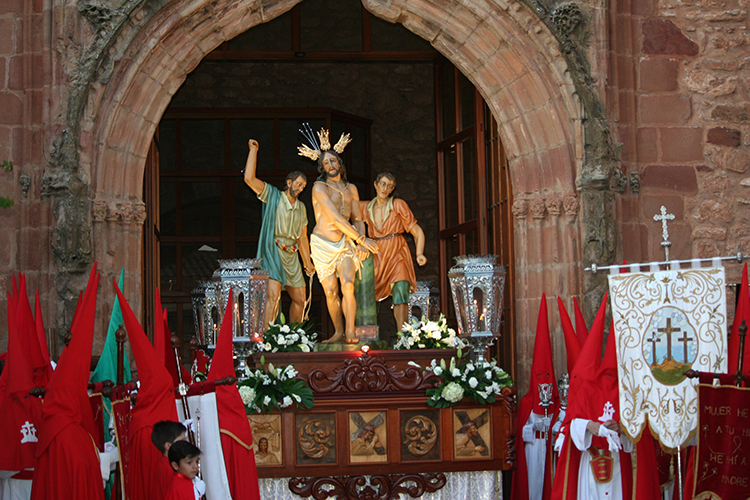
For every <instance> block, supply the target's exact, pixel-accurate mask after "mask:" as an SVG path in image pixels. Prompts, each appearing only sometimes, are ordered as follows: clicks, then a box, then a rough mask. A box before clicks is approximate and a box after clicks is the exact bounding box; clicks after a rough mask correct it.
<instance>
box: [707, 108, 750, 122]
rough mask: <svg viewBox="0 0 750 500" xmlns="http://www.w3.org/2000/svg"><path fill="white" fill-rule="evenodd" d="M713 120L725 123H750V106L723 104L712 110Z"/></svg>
mask: <svg viewBox="0 0 750 500" xmlns="http://www.w3.org/2000/svg"><path fill="white" fill-rule="evenodd" d="M711 118H712V119H713V120H717V121H723V122H733V123H750V104H737V105H734V104H721V105H719V106H716V107H715V108H714V109H713V110H711Z"/></svg>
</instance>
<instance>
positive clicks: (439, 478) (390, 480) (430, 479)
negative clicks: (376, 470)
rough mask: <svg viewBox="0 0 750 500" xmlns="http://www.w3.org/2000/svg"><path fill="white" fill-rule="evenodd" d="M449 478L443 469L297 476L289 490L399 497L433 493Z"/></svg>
mask: <svg viewBox="0 0 750 500" xmlns="http://www.w3.org/2000/svg"><path fill="white" fill-rule="evenodd" d="M446 482H447V479H446V477H445V474H442V473H437V474H433V473H429V474H403V475H387V476H345V477H342V476H336V477H310V478H299V477H294V478H291V479H290V480H289V490H290V491H291V492H292V493H294V494H296V495H299V496H301V497H303V498H307V497H310V496H311V497H313V498H314V499H315V500H325V499H327V498H329V497H334V498H337V499H338V500H398V499H399V498H401V495H402V494H403V495H409V496H410V497H412V498H418V497H420V496H422V495H424V494H425V493H433V492H435V491H438V490H439V489H441V488H442V487H443V486H445V483H446Z"/></svg>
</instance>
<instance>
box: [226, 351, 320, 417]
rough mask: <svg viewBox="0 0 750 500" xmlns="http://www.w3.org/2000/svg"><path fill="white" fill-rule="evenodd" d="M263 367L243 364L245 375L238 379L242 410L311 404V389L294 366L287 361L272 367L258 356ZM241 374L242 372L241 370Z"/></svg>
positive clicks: (249, 411)
mask: <svg viewBox="0 0 750 500" xmlns="http://www.w3.org/2000/svg"><path fill="white" fill-rule="evenodd" d="M261 364H262V365H264V367H263V368H257V369H250V368H245V373H244V376H243V377H241V378H240V379H239V380H238V382H237V387H238V388H239V391H240V397H241V398H242V403H243V404H244V405H245V411H246V412H247V413H248V414H250V413H270V412H272V411H273V410H274V408H275V409H281V408H287V407H289V406H292V405H293V404H296V405H297V406H298V407H300V408H304V409H308V408H312V406H313V392H312V390H311V389H310V386H308V385H307V383H306V382H305V381H304V380H300V379H297V378H295V377H296V376H297V373H298V372H297V370H295V369H294V366H292V365H288V366H287V367H285V368H282V367H280V366H279V367H274V366H273V363H268V367H267V368H266V367H265V359H264V358H261ZM240 375H243V374H240Z"/></svg>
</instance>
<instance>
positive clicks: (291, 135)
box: [279, 120, 338, 181]
mask: <svg viewBox="0 0 750 500" xmlns="http://www.w3.org/2000/svg"><path fill="white" fill-rule="evenodd" d="M308 122H309V123H310V127H311V128H312V129H313V131H314V133H315V140H316V141H317V140H319V139H318V135H317V132H318V131H319V130H320V129H321V128H323V127H324V126H325V123H326V122H325V120H281V121H280V124H279V126H280V129H281V130H280V133H281V137H280V139H281V141H280V143H281V151H280V152H279V156H280V157H281V170H282V171H283V172H284V176H286V173H287V172H291V171H292V170H314V169H317V168H318V164H317V163H316V162H314V161H312V160H310V159H309V158H305V157H304V156H300V155H299V154H298V153H297V147H298V146H300V145H302V144H307V140H306V139H305V138H304V136H303V135H302V134H301V133H300V129H301V128H302V124H303V123H308ZM336 140H338V138H337V139H334V144H335V141H336ZM308 146H310V144H308ZM313 147H314V146H313ZM308 181H310V179H308Z"/></svg>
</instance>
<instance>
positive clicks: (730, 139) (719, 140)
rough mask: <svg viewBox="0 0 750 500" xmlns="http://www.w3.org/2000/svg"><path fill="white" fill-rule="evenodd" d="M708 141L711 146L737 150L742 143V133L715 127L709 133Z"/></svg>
mask: <svg viewBox="0 0 750 500" xmlns="http://www.w3.org/2000/svg"><path fill="white" fill-rule="evenodd" d="M706 140H707V141H708V142H710V143H711V144H718V145H719V146H729V147H733V148H736V147H737V146H739V145H740V144H742V141H741V132H740V131H739V130H736V129H732V128H727V127H714V128H712V129H710V130H709V131H708V135H707V137H706Z"/></svg>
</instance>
